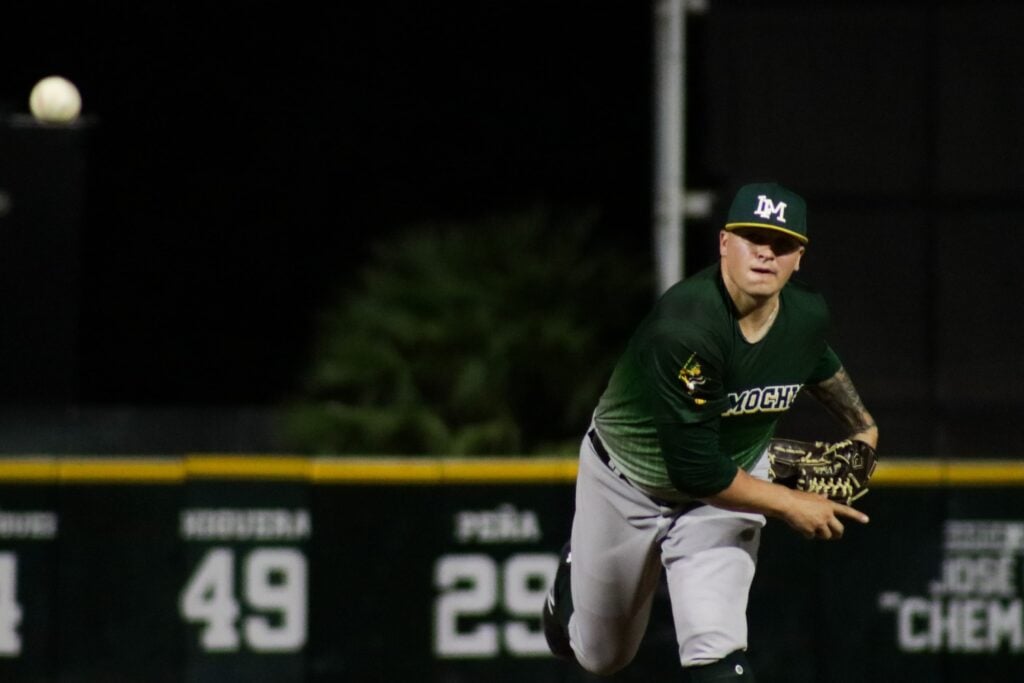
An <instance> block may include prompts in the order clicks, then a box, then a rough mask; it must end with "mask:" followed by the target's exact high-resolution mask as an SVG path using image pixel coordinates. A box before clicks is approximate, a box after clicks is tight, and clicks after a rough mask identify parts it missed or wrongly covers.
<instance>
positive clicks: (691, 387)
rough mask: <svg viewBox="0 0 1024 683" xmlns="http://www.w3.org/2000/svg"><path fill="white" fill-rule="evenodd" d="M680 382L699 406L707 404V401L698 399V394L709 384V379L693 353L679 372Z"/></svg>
mask: <svg viewBox="0 0 1024 683" xmlns="http://www.w3.org/2000/svg"><path fill="white" fill-rule="evenodd" d="M679 380H680V381H681V382H682V383H683V386H685V387H686V393H687V394H689V395H690V398H692V399H693V402H694V403H696V404H697V405H699V406H702V405H704V404H705V403H707V400H705V399H703V398H698V397H697V395H696V394H697V392H698V391H700V390H701V389H702V388H703V387H704V384H706V383H707V381H708V378H707V377H705V376H704V371H703V370H702V369H701V367H700V362H699V361H698V360H697V354H696V353H691V354H690V357H689V358H687V359H686V362H685V363H683V367H682V368H680V370H679Z"/></svg>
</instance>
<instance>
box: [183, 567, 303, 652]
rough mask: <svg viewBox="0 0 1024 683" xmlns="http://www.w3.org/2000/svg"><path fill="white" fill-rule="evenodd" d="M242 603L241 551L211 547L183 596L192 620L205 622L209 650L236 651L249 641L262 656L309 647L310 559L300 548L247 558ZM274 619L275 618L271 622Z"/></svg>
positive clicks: (203, 640) (203, 644)
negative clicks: (237, 565) (238, 589)
mask: <svg viewBox="0 0 1024 683" xmlns="http://www.w3.org/2000/svg"><path fill="white" fill-rule="evenodd" d="M241 579H242V595H241V597H242V599H243V601H244V606H245V607H246V608H247V611H248V612H252V613H251V614H248V615H247V616H246V617H245V618H244V619H243V620H242V621H241V625H240V627H239V624H238V621H239V616H240V615H241V613H242V606H240V605H239V601H238V599H237V596H236V593H235V551H234V550H232V549H231V548H211V549H210V550H209V551H208V552H207V553H206V555H204V556H203V559H202V560H201V561H200V562H199V566H198V567H197V568H196V570H195V572H194V573H193V574H192V578H191V579H189V582H188V584H187V585H186V586H185V589H184V590H183V591H182V593H181V599H180V601H179V607H180V609H181V614H182V616H183V617H184V618H185V619H186V620H187V621H190V622H198V623H202V624H204V626H203V628H202V630H201V631H200V636H199V644H200V646H201V647H202V648H203V649H204V650H206V651H208V652H234V651H236V650H238V649H239V648H240V647H241V645H242V641H243V639H244V642H245V644H246V645H247V646H248V647H249V648H250V649H252V650H253V651H256V652H294V651H297V650H300V649H302V647H303V646H305V644H306V630H307V628H306V624H307V610H308V606H307V602H306V597H307V596H306V593H307V589H306V585H307V571H306V556H305V555H303V554H302V552H301V551H299V550H297V549H295V548H258V549H256V550H253V551H251V552H249V553H248V554H245V555H244V556H243V557H242V574H241ZM270 615H273V616H274V618H270Z"/></svg>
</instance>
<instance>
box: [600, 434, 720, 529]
mask: <svg viewBox="0 0 1024 683" xmlns="http://www.w3.org/2000/svg"><path fill="white" fill-rule="evenodd" d="M587 437H588V438H589V439H590V444H591V445H592V446H593V447H594V452H595V453H597V457H598V458H599V459H600V460H601V462H603V463H604V466H605V467H607V468H608V469H610V470H611V471H612V472H614V473H615V476H617V477H618V478H619V479H621V480H622V481H624V482H626V483H627V484H629V485H630V486H632V487H633V488H635V489H636V490H637V491H640V493H643V494H644V495H645V496H647V497H648V498H650V499H651V502H652V503H655V504H656V505H660V506H662V507H667V508H680V509H681V510H682V512H681V513H680V514H684V515H685V514H686V513H687V512H689V511H690V510H695V509H697V508H699V507H701V506H702V505H704V503H702V502H700V501H699V500H695V501H691V502H689V503H679V502H673V501H671V500H665V499H663V498H655V497H654V496H652V495H650V494H648V493H647V492H645V491H642V490H640V489H639V488H637V487H636V485H635V484H633V482H631V481H630V480H629V479H628V478H627V477H626V475H624V474H623V473H622V471H621V470H620V469H619V468H618V467H616V466H615V463H613V462H612V458H611V456H610V455H608V449H607V448H605V447H604V443H603V442H602V441H601V437H600V436H598V435H597V430H596V429H591V430H590V431H589V432H587Z"/></svg>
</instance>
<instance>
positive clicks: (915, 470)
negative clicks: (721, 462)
mask: <svg viewBox="0 0 1024 683" xmlns="http://www.w3.org/2000/svg"><path fill="white" fill-rule="evenodd" d="M575 477H576V458H564V457H549V458H532V457H531V458H418V457H391V458H370V457H354V458H353V457H315V458H305V457H297V456H270V455H216V454H194V455H187V456H185V457H117V458H114V457H110V458H104V457H88V458H84V457H59V458H58V457H52V456H31V457H9V458H0V484H55V483H59V484H181V483H184V482H186V481H198V480H221V481H254V480H260V481H292V482H304V481H305V482H310V483H313V484H347V485H392V484H401V485H407V484H409V485H446V484H566V483H572V482H573V481H574V480H575ZM871 485H872V487H875V488H883V487H915V486H919V487H928V486H932V487H934V486H1024V462H1022V461H1017V460H935V459H910V458H906V459H886V460H884V461H882V462H881V463H880V464H879V465H878V470H877V471H876V472H875V476H874V478H873V479H872V481H871Z"/></svg>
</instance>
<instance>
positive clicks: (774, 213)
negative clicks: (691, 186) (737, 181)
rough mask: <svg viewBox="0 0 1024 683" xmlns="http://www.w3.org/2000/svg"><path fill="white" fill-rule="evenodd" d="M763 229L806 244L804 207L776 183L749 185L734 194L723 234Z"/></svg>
mask: <svg viewBox="0 0 1024 683" xmlns="http://www.w3.org/2000/svg"><path fill="white" fill-rule="evenodd" d="M736 228H764V229H766V230H777V231H779V232H784V233H786V234H787V235H789V236H790V237H795V238H796V239H798V240H800V242H801V243H803V244H807V203H806V202H805V201H804V199H803V197H801V196H800V195H798V194H797V193H795V192H793V191H792V190H787V189H786V188H784V187H783V186H782V185H779V184H778V183H752V184H750V185H744V186H743V187H741V188H740V189H739V191H738V192H737V193H736V197H735V198H734V199H733V200H732V205H731V206H730V207H729V217H728V218H727V219H726V222H725V229H726V230H735V229H736Z"/></svg>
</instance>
